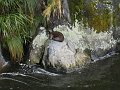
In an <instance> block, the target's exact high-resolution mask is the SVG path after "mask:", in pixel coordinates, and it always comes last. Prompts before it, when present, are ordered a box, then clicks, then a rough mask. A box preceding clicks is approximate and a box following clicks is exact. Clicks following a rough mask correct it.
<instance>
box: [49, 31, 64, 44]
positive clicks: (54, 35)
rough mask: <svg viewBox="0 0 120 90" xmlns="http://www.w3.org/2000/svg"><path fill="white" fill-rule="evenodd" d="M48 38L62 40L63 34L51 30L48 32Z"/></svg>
mask: <svg viewBox="0 0 120 90" xmlns="http://www.w3.org/2000/svg"><path fill="white" fill-rule="evenodd" d="M49 39H52V40H54V41H58V42H63V41H64V35H63V34H62V33H61V32H58V31H53V32H51V33H50V37H49Z"/></svg>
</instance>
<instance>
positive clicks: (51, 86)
mask: <svg viewBox="0 0 120 90" xmlns="http://www.w3.org/2000/svg"><path fill="white" fill-rule="evenodd" d="M61 89H63V90H74V89H78V90H102V89H104V90H120V55H114V56H112V57H109V58H107V59H105V60H99V61H97V62H94V63H90V64H89V65H88V66H86V67H85V68H84V69H82V70H79V69H76V70H75V71H74V72H72V73H68V74H55V73H50V72H47V71H45V70H43V69H40V68H38V69H37V70H34V72H33V73H23V72H21V71H20V70H18V71H17V72H10V73H2V74H0V90H61Z"/></svg>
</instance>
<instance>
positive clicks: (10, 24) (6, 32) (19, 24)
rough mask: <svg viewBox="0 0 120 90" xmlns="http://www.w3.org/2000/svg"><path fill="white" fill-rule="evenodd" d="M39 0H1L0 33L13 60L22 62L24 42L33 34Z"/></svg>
mask: <svg viewBox="0 0 120 90" xmlns="http://www.w3.org/2000/svg"><path fill="white" fill-rule="evenodd" d="M36 1H37V0H0V33H1V34H0V35H2V36H1V37H2V40H1V41H2V43H4V44H5V46H6V47H8V48H9V51H10V54H11V57H12V60H18V61H17V62H20V60H21V59H22V56H23V44H24V43H25V42H26V40H27V38H30V37H31V35H32V30H33V27H34V23H33V22H34V9H35V6H36Z"/></svg>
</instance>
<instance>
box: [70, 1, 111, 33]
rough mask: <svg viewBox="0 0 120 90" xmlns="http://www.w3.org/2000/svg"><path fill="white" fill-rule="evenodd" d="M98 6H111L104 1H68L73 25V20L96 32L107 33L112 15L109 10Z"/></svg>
mask: <svg viewBox="0 0 120 90" xmlns="http://www.w3.org/2000/svg"><path fill="white" fill-rule="evenodd" d="M99 5H105V6H107V5H112V3H111V2H107V1H106V2H105V0H101V1H100V0H95V1H94V0H70V1H69V7H70V14H71V19H72V22H73V24H74V22H75V20H76V19H77V20H78V21H81V20H82V21H83V23H84V26H86V25H88V26H89V27H90V28H94V30H96V31H97V32H101V31H107V30H108V29H109V28H110V25H111V18H112V14H111V11H110V9H109V8H107V7H105V8H104V6H102V7H99Z"/></svg>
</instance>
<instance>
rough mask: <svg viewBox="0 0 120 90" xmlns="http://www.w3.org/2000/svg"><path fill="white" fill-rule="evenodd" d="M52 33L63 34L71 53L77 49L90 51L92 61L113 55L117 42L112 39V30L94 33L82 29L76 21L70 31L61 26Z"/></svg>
mask: <svg viewBox="0 0 120 90" xmlns="http://www.w3.org/2000/svg"><path fill="white" fill-rule="evenodd" d="M54 31H60V32H62V33H63V34H64V36H65V40H66V41H67V42H68V46H69V48H70V49H71V50H72V51H73V52H75V50H76V49H79V51H80V52H83V51H84V50H85V49H89V50H91V57H92V59H94V60H98V59H100V57H104V58H105V55H107V54H108V53H110V54H111V55H113V53H115V52H114V49H115V46H116V42H117V41H116V40H114V38H113V35H112V34H113V32H112V29H110V30H108V31H107V32H100V33H96V31H95V30H93V29H90V28H89V27H84V25H83V23H82V22H80V23H78V22H77V21H76V23H75V26H72V30H71V29H69V28H68V26H65V25H62V26H58V27H56V28H54ZM106 57H108V55H107V56H106Z"/></svg>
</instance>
